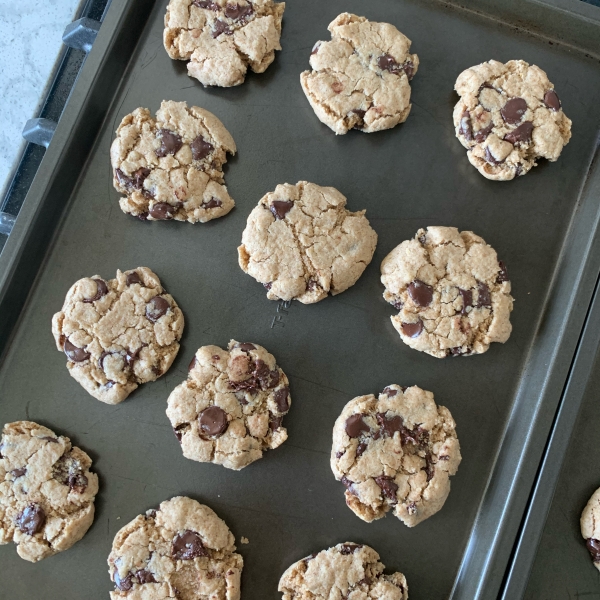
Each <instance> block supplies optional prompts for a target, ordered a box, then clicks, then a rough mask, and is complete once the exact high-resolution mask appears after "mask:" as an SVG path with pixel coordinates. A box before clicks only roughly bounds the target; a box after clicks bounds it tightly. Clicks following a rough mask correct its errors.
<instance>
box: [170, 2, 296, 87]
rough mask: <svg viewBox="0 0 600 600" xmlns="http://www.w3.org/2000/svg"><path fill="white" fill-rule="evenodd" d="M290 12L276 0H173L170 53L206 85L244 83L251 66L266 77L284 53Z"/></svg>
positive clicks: (282, 3)
mask: <svg viewBox="0 0 600 600" xmlns="http://www.w3.org/2000/svg"><path fill="white" fill-rule="evenodd" d="M284 9H285V3H284V2H277V3H276V2H273V0H237V1H234V2H232V0H171V1H170V2H169V5H168V6H167V13H166V15H165V31H164V36H163V42H164V45H165V49H166V51H167V53H168V55H169V56H170V57H171V58H173V59H175V60H187V61H189V62H188V64H187V70H188V75H189V76H190V77H194V78H195V79H197V80H198V81H200V83H202V84H204V85H205V86H207V85H216V86H221V87H230V86H234V85H240V84H241V83H243V82H244V79H245V77H246V71H247V70H248V68H250V69H252V71H254V72H255V73H263V72H264V71H266V69H267V67H268V66H269V65H270V64H271V63H272V62H273V60H274V59H275V50H281V45H280V44H279V39H280V37H281V19H282V18H283V11H284Z"/></svg>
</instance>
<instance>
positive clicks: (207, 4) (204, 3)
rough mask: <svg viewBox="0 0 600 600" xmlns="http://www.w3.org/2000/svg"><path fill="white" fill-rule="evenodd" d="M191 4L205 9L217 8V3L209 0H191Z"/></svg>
mask: <svg viewBox="0 0 600 600" xmlns="http://www.w3.org/2000/svg"><path fill="white" fill-rule="evenodd" d="M192 4H194V5H196V6H197V7H198V8H206V9H207V10H219V5H218V4H215V3H214V2H211V1H210V0H193V1H192Z"/></svg>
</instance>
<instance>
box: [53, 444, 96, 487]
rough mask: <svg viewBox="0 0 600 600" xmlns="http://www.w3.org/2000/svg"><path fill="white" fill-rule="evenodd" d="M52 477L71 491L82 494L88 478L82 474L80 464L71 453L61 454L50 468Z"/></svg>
mask: <svg viewBox="0 0 600 600" xmlns="http://www.w3.org/2000/svg"><path fill="white" fill-rule="evenodd" d="M52 477H53V479H55V480H56V481H58V482H59V483H62V484H63V485H68V486H69V488H70V489H71V490H72V491H75V492H77V493H78V494H83V492H85V490H86V488H87V485H88V478H87V477H86V476H85V475H84V474H83V467H82V466H81V463H80V462H79V461H78V460H77V459H75V458H73V456H72V455H71V453H67V454H63V456H61V457H60V458H59V459H58V460H57V461H56V462H55V463H54V466H53V467H52Z"/></svg>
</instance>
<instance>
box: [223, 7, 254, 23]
mask: <svg viewBox="0 0 600 600" xmlns="http://www.w3.org/2000/svg"><path fill="white" fill-rule="evenodd" d="M253 12H254V10H253V8H252V5H251V4H246V5H245V6H242V5H241V4H227V5H226V6H225V16H226V17H228V18H229V19H232V20H233V21H238V20H239V19H245V18H247V17H249V16H250V15H251V14H252V13H253Z"/></svg>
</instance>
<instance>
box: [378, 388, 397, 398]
mask: <svg viewBox="0 0 600 600" xmlns="http://www.w3.org/2000/svg"><path fill="white" fill-rule="evenodd" d="M381 393H382V394H386V395H387V396H388V397H390V398H393V397H394V396H395V395H396V394H397V393H398V390H395V389H394V388H391V387H390V386H388V387H385V388H383V392H381Z"/></svg>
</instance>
